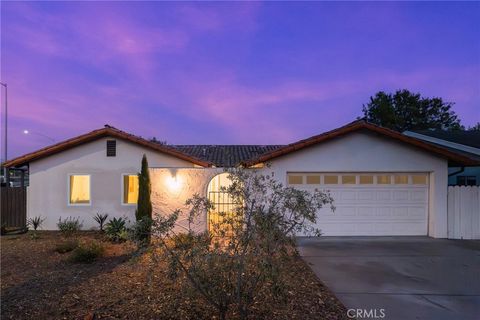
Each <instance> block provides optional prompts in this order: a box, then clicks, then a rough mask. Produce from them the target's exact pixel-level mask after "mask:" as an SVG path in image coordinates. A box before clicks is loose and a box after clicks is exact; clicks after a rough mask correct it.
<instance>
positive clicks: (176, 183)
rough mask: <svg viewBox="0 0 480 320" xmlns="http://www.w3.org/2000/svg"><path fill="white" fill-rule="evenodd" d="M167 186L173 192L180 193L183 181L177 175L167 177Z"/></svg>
mask: <svg viewBox="0 0 480 320" xmlns="http://www.w3.org/2000/svg"><path fill="white" fill-rule="evenodd" d="M167 186H168V188H169V189H170V190H171V191H178V190H180V188H181V187H182V181H181V179H180V178H179V177H178V176H177V175H174V176H170V177H167Z"/></svg>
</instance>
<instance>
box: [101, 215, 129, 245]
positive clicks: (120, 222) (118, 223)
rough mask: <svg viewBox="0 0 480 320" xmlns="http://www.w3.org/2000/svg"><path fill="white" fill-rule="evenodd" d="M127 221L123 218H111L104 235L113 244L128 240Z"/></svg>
mask: <svg viewBox="0 0 480 320" xmlns="http://www.w3.org/2000/svg"><path fill="white" fill-rule="evenodd" d="M126 223H127V221H126V220H125V219H124V218H113V219H111V220H110V221H108V223H107V225H106V226H105V234H106V235H107V237H108V238H109V239H110V241H113V242H121V241H125V240H126V239H127V238H128V234H127V228H126V226H125V225H126Z"/></svg>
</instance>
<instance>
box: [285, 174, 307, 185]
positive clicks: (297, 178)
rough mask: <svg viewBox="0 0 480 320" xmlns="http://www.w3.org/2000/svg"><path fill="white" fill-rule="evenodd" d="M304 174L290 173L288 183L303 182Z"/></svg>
mask: <svg viewBox="0 0 480 320" xmlns="http://www.w3.org/2000/svg"><path fill="white" fill-rule="evenodd" d="M302 183H303V176H296V175H289V176H288V184H302Z"/></svg>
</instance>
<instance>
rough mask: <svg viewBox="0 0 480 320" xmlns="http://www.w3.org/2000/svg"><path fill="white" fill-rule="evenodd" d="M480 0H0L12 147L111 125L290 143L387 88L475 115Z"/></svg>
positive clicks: (478, 107)
mask: <svg viewBox="0 0 480 320" xmlns="http://www.w3.org/2000/svg"><path fill="white" fill-rule="evenodd" d="M479 39H480V3H479V2H464V3H461V2H456V3H445V2H442V3H438V2H437V3H433V2H428V3H427V2H416V3H414V2H401V3H399V2H395V3H393V2H382V3H372V2H368V3H366V2H365V3H359V2H353V3H347V2H338V3H333V2H323V3H312V2H305V3H292V2H281V3H255V2H249V3H226V2H220V3H185V2H182V3H171V2H170V3H159V2H143V3H133V2H83V3H80V2H76V3H62V2H42V3H17V2H3V3H2V8H1V41H2V43H1V45H2V47H1V49H2V50H1V53H2V55H1V67H2V68H1V78H2V81H3V82H7V83H8V86H9V110H10V113H9V121H10V127H9V138H10V140H9V141H10V142H9V145H10V149H9V155H10V157H12V156H17V155H20V154H22V153H25V152H29V151H33V150H35V149H38V148H40V147H43V146H45V145H48V144H50V141H49V140H48V139H46V138H44V137H41V136H39V135H24V134H23V133H22V131H23V130H24V129H29V130H30V131H32V132H37V133H40V134H44V135H47V136H50V137H52V138H55V139H56V140H57V141H60V140H63V139H66V138H69V137H72V136H76V135H79V134H82V133H85V132H88V131H90V130H93V129H96V128H99V127H102V126H103V125H104V124H106V123H108V124H111V125H113V126H116V127H118V128H120V129H123V130H125V131H128V132H131V133H134V134H137V135H141V136H144V137H152V136H156V137H157V138H159V139H161V140H166V141H167V142H169V143H177V144H182V143H183V144H196V143H199V144H209V143H211V144H269V143H288V142H293V141H295V140H298V139H302V138H305V137H308V136H310V135H313V134H317V133H320V132H323V131H325V130H329V129H333V128H335V127H338V126H340V125H343V124H345V123H348V122H350V121H352V120H354V119H355V118H356V117H357V116H359V115H361V108H362V104H363V103H365V102H367V101H368V98H369V97H370V96H371V95H373V94H375V93H376V92H377V91H379V90H386V91H393V90H395V89H400V88H406V89H409V90H412V91H415V92H420V93H422V94H423V95H425V96H439V97H442V98H443V99H444V100H446V101H453V102H455V103H456V105H455V107H454V110H455V111H456V112H457V113H458V114H459V116H460V118H461V119H462V122H463V123H464V124H465V125H472V124H474V123H475V122H477V121H480V41H479Z"/></svg>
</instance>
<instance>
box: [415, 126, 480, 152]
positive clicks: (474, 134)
mask: <svg viewBox="0 0 480 320" xmlns="http://www.w3.org/2000/svg"><path fill="white" fill-rule="evenodd" d="M414 132H416V133H419V134H423V135H425V136H430V137H433V138H437V139H442V140H446V141H450V142H454V143H458V144H463V145H464V146H469V147H474V148H480V131H479V130H471V131H464V130H453V131H445V130H414Z"/></svg>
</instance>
